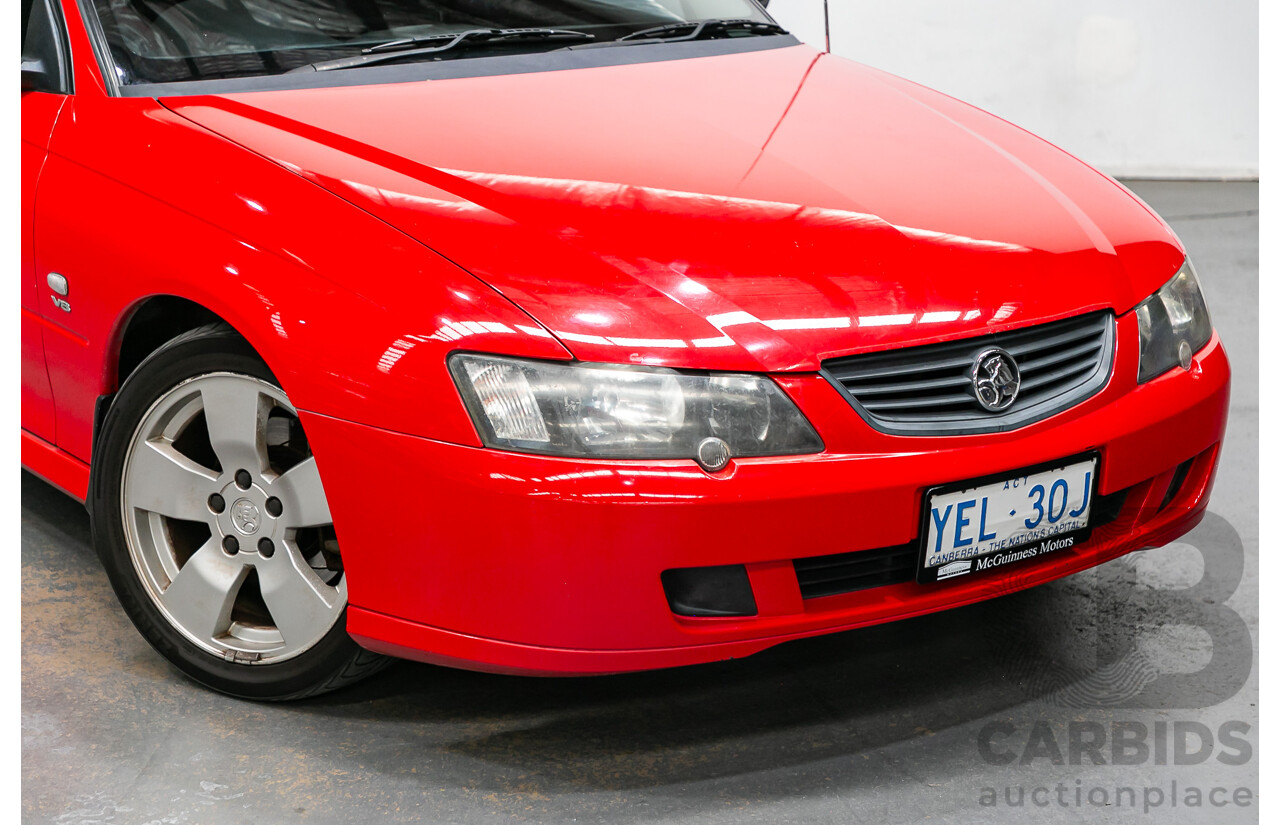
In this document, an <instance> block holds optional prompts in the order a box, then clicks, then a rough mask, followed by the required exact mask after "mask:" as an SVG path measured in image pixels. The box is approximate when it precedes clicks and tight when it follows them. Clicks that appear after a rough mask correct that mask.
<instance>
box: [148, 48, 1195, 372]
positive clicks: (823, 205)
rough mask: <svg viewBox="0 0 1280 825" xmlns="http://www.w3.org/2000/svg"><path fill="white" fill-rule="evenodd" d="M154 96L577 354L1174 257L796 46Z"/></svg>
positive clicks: (860, 331) (923, 312) (950, 328)
mask: <svg viewBox="0 0 1280 825" xmlns="http://www.w3.org/2000/svg"><path fill="white" fill-rule="evenodd" d="M161 102H162V103H163V104H164V105H165V106H167V107H168V108H170V109H171V110H173V111H175V112H177V113H179V114H180V115H182V116H183V117H186V118H187V119H189V120H191V121H194V122H196V123H198V124H200V125H202V126H204V127H206V128H209V129H211V130H213V131H215V132H218V133H220V134H222V135H224V136H225V137H227V138H229V139H231V140H233V141H236V142H238V143H240V144H242V145H243V146H245V147H246V148H248V149H250V150H252V151H255V152H258V153H260V154H262V155H265V156H267V157H269V158H272V159H273V160H275V161H276V162H278V163H280V164H282V165H284V166H286V167H287V168H289V169H292V170H294V171H295V172H297V173H298V174H300V175H303V176H305V177H307V178H309V179H311V180H313V181H314V182H316V183H317V184H319V185H320V186H323V187H324V188H326V189H328V190H329V191H331V192H333V193H335V194H337V195H338V196H340V197H342V198H344V199H346V200H348V201H350V202H352V203H353V204H355V205H356V206H358V207H360V208H361V209H364V210H366V211H368V212H370V213H372V214H373V215H375V216H377V217H378V218H380V219H382V220H384V221H386V222H388V223H390V224H392V225H394V226H396V227H397V228H399V229H401V230H402V231H404V232H405V233H407V234H409V235H410V236H412V237H414V238H415V239H417V240H418V241H420V242H421V243H423V244H424V245H426V246H428V247H430V248H431V249H433V250H435V251H436V252H437V253H439V254H440V255H443V256H445V257H446V258H448V259H450V260H452V261H453V262H455V263H456V264H458V265H460V266H462V267H463V268H465V269H466V270H468V271H469V272H471V273H472V274H473V275H474V276H475V277H477V278H479V279H480V280H482V281H484V282H485V283H487V284H489V285H490V286H491V287H492V288H494V289H495V290H497V291H499V292H500V293H502V294H503V295H505V296H507V297H508V298H510V299H511V300H513V301H514V302H516V303H517V304H518V305H519V306H520V307H522V308H523V309H524V310H525V311H526V312H527V313H529V314H530V315H531V316H533V317H534V318H535V319H537V321H538V322H539V323H540V324H541V325H542V326H544V327H545V328H546V329H547V330H549V331H550V332H551V333H552V334H554V335H555V336H556V337H557V338H558V339H560V340H561V341H562V342H563V343H564V344H565V345H566V346H567V347H568V348H569V349H570V350H571V351H572V352H573V353H574V355H575V356H576V357H578V358H580V359H583V360H588V361H596V360H598V361H611V362H636V363H650V364H665V365H670V366H678V367H690V368H710V369H750V370H766V371H788V370H814V369H817V367H818V364H819V362H820V361H821V360H822V359H824V358H828V357H833V356H839V355H845V354H850V353H855V352H859V351H863V350H869V349H878V348H884V347H887V346H902V345H909V344H912V343H915V342H922V341H936V340H944V339H948V338H955V337H961V336H967V335H975V334H981V333H983V332H987V331H996V330H1000V329H1008V328H1013V327H1018V326H1023V325H1027V324H1031V323H1038V322H1042V321H1046V320H1052V319H1055V318H1060V317H1063V316H1066V315H1071V314H1075V313H1077V312H1080V311H1082V310H1091V309H1098V308H1103V307H1109V308H1111V309H1112V310H1113V311H1115V312H1117V313H1120V312H1124V311H1127V310H1129V309H1131V308H1132V307H1133V306H1134V305H1136V304H1137V303H1138V302H1139V301H1141V300H1142V299H1143V298H1145V297H1146V296H1147V295H1149V294H1150V293H1152V292H1153V291H1155V290H1156V289H1158V288H1159V287H1160V286H1161V284H1163V283H1164V281H1165V280H1167V279H1168V278H1169V277H1171V276H1172V275H1173V274H1174V272H1175V271H1176V270H1177V268H1178V266H1179V265H1180V264H1181V261H1182V257H1183V251H1182V249H1181V247H1180V245H1179V244H1178V241H1177V239H1176V238H1175V237H1174V236H1173V234H1172V233H1171V232H1170V230H1169V229H1168V227H1167V226H1166V225H1165V224H1164V223H1163V222H1162V221H1160V219H1159V218H1158V217H1156V216H1155V215H1154V214H1153V213H1152V212H1151V211H1150V210H1148V209H1147V208H1145V207H1144V206H1143V205H1142V204H1141V203H1140V202H1139V201H1138V200H1137V199H1136V198H1135V197H1134V196H1132V195H1131V194H1130V193H1129V192H1128V191H1127V190H1125V189H1123V188H1122V187H1120V186H1119V185H1118V184H1116V183H1115V182H1114V181H1112V180H1111V179H1109V178H1107V177H1105V176H1103V175H1101V174H1100V173H1098V172H1096V171H1094V170H1092V169H1090V168H1089V167H1088V166H1086V165H1085V164H1083V163H1081V162H1080V161H1077V160H1075V159H1074V158H1072V157H1070V156H1069V155H1067V154H1065V153H1064V152H1062V151H1060V150H1058V149H1055V148H1053V147H1052V146H1050V145H1049V144H1047V143H1045V142H1043V141H1041V140H1039V139H1037V138H1035V137H1033V136H1031V135H1029V134H1027V133H1026V132H1023V131H1022V130H1020V129H1018V128H1016V127H1013V126H1011V125H1009V124H1007V123H1005V122H1004V121H1001V120H999V119H998V118H995V117H993V116H991V115H988V114H985V113H983V112H981V111H979V110H976V109H974V108H972V107H969V106H966V105H964V104H962V103H959V102H958V101H955V100H953V99H951V98H948V97H946V96H944V95H941V94H938V93H936V92H932V91H929V90H927V89H924V88H922V87H920V86H917V85H914V84H912V83H909V82H907V81H904V80H901V79H899V78H895V77H892V76H890V75H886V74H884V73H881V72H878V71H876V70H874V69H870V68H868V67H865V66H861V65H858V64H856V63H853V62H850V61H847V60H843V59H840V58H835V57H832V56H830V55H825V54H819V53H817V52H815V51H814V50H812V49H811V48H809V47H806V46H790V47H785V48H777V49H767V50H762V51H752V52H749V53H742V54H730V55H721V56H715V57H699V58H689V59H679V60H658V61H653V62H639V63H634V64H631V65H622V66H607V67H597V68H581V69H570V70H562V71H544V72H529V73H524V74H514V75H503V76H496V77H470V78H457V79H449V80H430V81H421V82H403V83H389V84H381V85H366V86H346V87H337V88H319V89H317V88H311V89H295V90H287V91H265V92H252V93H243V94H229V95H220V96H201V97H181V98H170V99H164V100H162V101H161ZM316 231H317V234H323V235H325V236H326V237H336V238H338V239H341V227H317V229H316ZM379 275H380V273H376V272H360V273H347V274H345V275H343V276H341V277H345V278H346V279H347V280H348V281H349V282H351V283H352V284H354V285H355V287H356V288H357V289H359V288H361V285H362V284H363V285H366V286H368V285H370V284H373V283H376V282H377V281H378V280H379ZM368 288H370V289H371V288H373V287H371V286H369V287H368ZM379 288H381V289H383V290H384V291H386V285H385V284H384V285H382V286H381V287H379ZM365 292H366V294H367V292H368V289H365ZM459 320H462V321H465V320H472V319H459ZM474 320H476V321H483V320H484V319H482V318H479V319H474ZM432 332H434V330H424V333H427V334H430V333H432ZM460 345H461V344H460Z"/></svg>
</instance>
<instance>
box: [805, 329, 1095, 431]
mask: <svg viewBox="0 0 1280 825" xmlns="http://www.w3.org/2000/svg"><path fill="white" fill-rule="evenodd" d="M1114 338H1115V320H1114V318H1113V316H1112V315H1111V313H1110V312H1093V313H1089V314H1088V315H1079V316H1077V317H1075V318H1067V319H1066V320H1063V321H1055V322H1053V323H1051V324H1042V325H1040V326H1035V327H1026V328H1024V329H1018V330H1014V331H1012V332H997V333H994V334H992V335H982V336H978V337H976V338H964V339H961V340H959V341H948V342H946V343H944V344H926V345H924V346H919V347H909V348H907V349H899V350H892V351H888V352H873V353H867V354H864V355H854V356H851V357H849V358H837V359H832V360H830V361H824V362H823V364H822V371H823V374H824V375H825V376H826V377H827V379H828V380H829V381H831V382H833V383H834V384H835V385H836V386H838V387H840V388H841V389H843V390H844V394H845V397H846V398H847V399H848V400H849V403H850V404H852V405H853V408H854V409H855V410H857V411H858V414H859V415H861V416H862V417H863V419H865V420H866V421H867V423H868V424H870V425H871V426H873V427H875V428H876V429H878V430H880V431H882V432H886V433H893V434H895V435H943V434H959V433H992V432H1005V431H1007V430H1013V429H1016V428H1018V427H1024V426H1026V425H1027V424H1031V423H1032V422H1035V421H1039V420H1041V419H1044V418H1048V417H1049V416H1051V415H1054V414H1056V413H1059V412H1062V411H1063V410H1065V409H1067V408H1069V407H1072V406H1074V405H1076V404H1078V403H1080V402H1081V401H1083V400H1085V399H1086V398H1088V397H1090V396H1091V395H1094V394H1095V393H1097V392H1098V391H1099V390H1101V389H1102V387H1103V386H1104V385H1106V383H1107V379H1108V378H1109V377H1110V375H1111V360H1112V353H1113V351H1114V349H1115V346H1114ZM991 347H999V348H1000V349H1003V350H1005V351H1006V352H1008V353H1009V354H1010V355H1012V356H1013V357H1014V359H1015V360H1016V361H1017V363H1018V370H1019V372H1020V373H1021V375H1022V383H1021V386H1020V388H1019V391H1018V396H1017V398H1016V400H1015V401H1014V402H1013V404H1012V405H1011V406H1010V407H1009V408H1008V409H1006V410H1002V411H1000V412H995V413H993V412H988V411H987V410H985V409H983V408H982V406H980V405H979V404H978V401H977V396H976V394H975V392H974V388H973V382H972V380H971V378H970V373H971V371H972V369H973V364H974V358H975V356H977V355H978V354H979V353H981V352H983V351H984V350H986V349H988V348H991Z"/></svg>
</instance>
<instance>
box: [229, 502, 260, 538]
mask: <svg viewBox="0 0 1280 825" xmlns="http://www.w3.org/2000/svg"><path fill="white" fill-rule="evenodd" d="M231 523H232V524H234V525H235V526H236V529H237V530H239V531H240V532H241V533H244V534H245V535H246V536H248V535H251V534H253V533H256V532H258V526H259V525H260V524H261V523H262V514H261V513H259V512H258V505H256V504H254V503H253V502H252V501H249V500H248V499H247V498H242V499H240V500H239V501H237V502H236V503H235V504H234V505H233V506H232V508H231Z"/></svg>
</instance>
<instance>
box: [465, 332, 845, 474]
mask: <svg viewBox="0 0 1280 825" xmlns="http://www.w3.org/2000/svg"><path fill="white" fill-rule="evenodd" d="M449 370H450V372H451V373H452V374H453V379H454V381H456V382H457V384H458V388H459V389H460V390H461V392H462V397H463V399H464V400H465V402H466V405H467V409H468V411H470V413H471V417H472V419H473V420H474V421H475V423H476V429H478V430H479V431H480V437H481V439H482V440H483V441H484V443H485V444H486V445H487V446H489V447H497V448H500V449H504V450H514V451H516V452H524V453H540V454H544V455H558V456H575V457H582V458H694V459H698V460H699V463H701V464H703V466H705V467H707V468H708V469H712V470H715V469H719V468H720V467H723V466H724V464H725V463H727V462H728V459H729V456H734V457H747V456H764V455H797V454H801V453H817V452H821V451H822V441H821V439H819V438H818V434H817V433H815V432H814V430H813V427H812V426H810V424H809V422H808V421H806V420H805V418H804V416H803V415H801V414H800V411H799V410H798V409H796V406H795V405H794V404H793V403H791V400H790V399H789V398H787V396H786V395H785V394H783V392H782V391H781V390H779V389H778V386H777V385H776V384H774V383H773V381H771V380H769V379H768V378H763V377H759V376H754V375H738V374H717V373H709V374H707V373H700V374H694V373H683V372H677V371H675V370H671V369H662V368H640V367H628V366H613V365H602V364H591V365H587V364H564V363H555V362H549V361H524V360H519V359H515V358H502V357H496V356H491V355H473V354H467V353H458V354H455V355H453V356H452V357H451V358H450V359H449ZM708 439H712V441H708ZM704 442H705V443H704ZM700 447H701V450H700ZM726 447H727V451H726Z"/></svg>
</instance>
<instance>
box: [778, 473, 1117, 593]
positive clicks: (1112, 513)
mask: <svg viewBox="0 0 1280 825" xmlns="http://www.w3.org/2000/svg"><path fill="white" fill-rule="evenodd" d="M1128 495H1129V489H1124V490H1119V491H1117V492H1114V493H1110V494H1108V495H1105V496H1098V497H1097V498H1096V499H1095V500H1094V502H1093V511H1092V513H1091V515H1090V518H1089V526H1090V527H1091V528H1098V527H1102V526H1104V525H1107V524H1110V523H1111V522H1113V521H1115V520H1116V519H1117V518H1118V517H1119V516H1120V511H1121V510H1123V509H1124V502H1125V499H1126V498H1127V497H1128ZM919 560H920V543H919V541H911V542H908V543H907V544H899V545H896V546H894V547H881V548H878V549H875V550H855V551H854V552H852V553H837V554H835V555H831V556H814V557H811V558H807V559H795V560H794V561H793V562H792V564H793V565H795V569H796V579H797V581H798V582H799V584H800V596H801V597H802V598H805V599H817V598H821V597H822V596H836V595H839V594H842V593H855V592H857V591H859V590H868V589H870V588H872V587H883V586H885V585H889V584H904V583H906V582H912V581H915V579H916V565H917V564H918V563H919Z"/></svg>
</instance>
